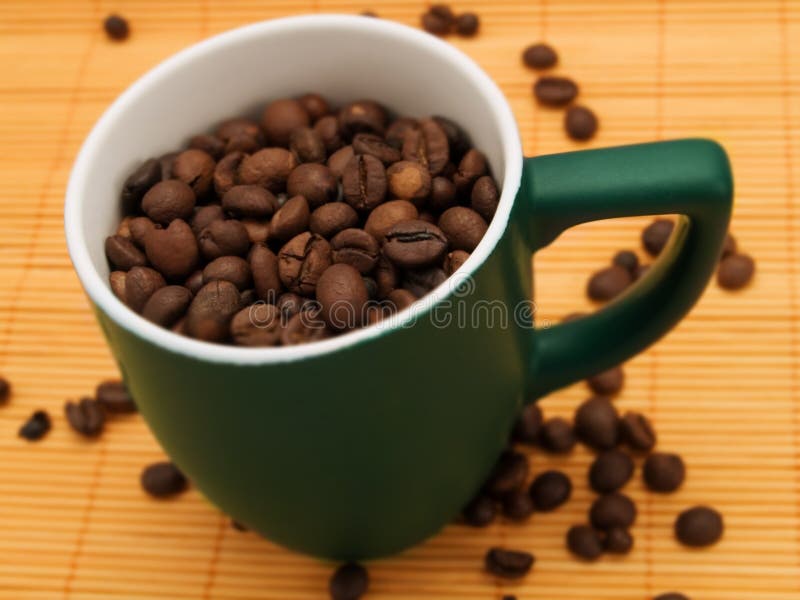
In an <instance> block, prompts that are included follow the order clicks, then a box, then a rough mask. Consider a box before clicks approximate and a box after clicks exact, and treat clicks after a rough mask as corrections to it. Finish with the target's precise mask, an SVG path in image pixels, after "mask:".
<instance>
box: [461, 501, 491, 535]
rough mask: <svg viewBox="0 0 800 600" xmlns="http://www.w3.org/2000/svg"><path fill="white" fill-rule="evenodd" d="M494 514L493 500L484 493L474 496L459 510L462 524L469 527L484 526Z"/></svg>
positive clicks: (489, 522)
mask: <svg viewBox="0 0 800 600" xmlns="http://www.w3.org/2000/svg"><path fill="white" fill-rule="evenodd" d="M496 516H497V508H496V506H495V502H494V500H492V499H491V498H490V497H489V496H486V495H484V494H480V495H479V496H477V497H476V498H474V499H473V500H472V501H471V502H470V503H469V504H467V506H465V507H464V510H463V511H462V512H461V518H462V519H463V521H464V524H465V525H469V526H470V527H486V526H487V525H489V524H491V523H492V521H494V519H495V517H496Z"/></svg>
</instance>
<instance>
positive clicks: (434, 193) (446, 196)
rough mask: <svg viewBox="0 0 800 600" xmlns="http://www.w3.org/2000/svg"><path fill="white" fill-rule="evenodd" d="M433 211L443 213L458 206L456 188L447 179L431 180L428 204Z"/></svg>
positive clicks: (436, 178) (435, 178)
mask: <svg viewBox="0 0 800 600" xmlns="http://www.w3.org/2000/svg"><path fill="white" fill-rule="evenodd" d="M427 205H428V206H429V207H430V209H431V210H434V211H437V212H443V211H445V210H447V209H448V208H451V207H453V206H455V205H456V186H455V184H454V183H453V182H452V181H450V180H449V179H447V178H446V177H441V176H440V177H434V178H433V179H432V180H431V192H430V197H429V198H428V204H427Z"/></svg>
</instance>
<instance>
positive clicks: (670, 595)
mask: <svg viewBox="0 0 800 600" xmlns="http://www.w3.org/2000/svg"><path fill="white" fill-rule="evenodd" d="M653 600H689V597H688V596H684V595H683V594H679V593H678V592H667V593H666V594H659V595H658V596H656V597H655V598H653Z"/></svg>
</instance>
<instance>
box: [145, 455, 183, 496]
mask: <svg viewBox="0 0 800 600" xmlns="http://www.w3.org/2000/svg"><path fill="white" fill-rule="evenodd" d="M140 482H141V484H142V489H144V491H145V492H147V493H148V494H150V495H151V496H153V497H155V498H167V497H169V496H175V495H176V494H180V493H181V492H183V491H184V490H186V488H187V487H188V484H189V482H188V481H187V480H186V477H185V476H184V474H183V473H181V472H180V471H179V470H178V467H176V466H175V465H174V464H172V463H171V462H157V463H153V464H151V465H148V466H147V467H145V468H144V469H143V470H142V474H141V477H140Z"/></svg>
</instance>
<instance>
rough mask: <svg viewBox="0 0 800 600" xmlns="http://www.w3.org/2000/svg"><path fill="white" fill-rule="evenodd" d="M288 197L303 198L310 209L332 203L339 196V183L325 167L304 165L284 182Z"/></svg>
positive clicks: (313, 164) (314, 164)
mask: <svg viewBox="0 0 800 600" xmlns="http://www.w3.org/2000/svg"><path fill="white" fill-rule="evenodd" d="M286 191H287V193H288V194H289V196H303V197H305V199H306V200H307V201H308V205H309V207H311V208H312V209H314V208H317V207H319V206H322V205H323V204H326V203H328V202H333V201H334V200H336V197H337V196H338V194H339V183H338V182H337V181H336V177H335V176H334V175H333V173H332V172H331V170H330V169H329V168H328V167H326V166H325V165H318V164H316V163H305V164H302V165H299V166H298V167H297V168H296V169H295V170H294V171H292V172H291V174H290V175H289V179H288V180H287V182H286Z"/></svg>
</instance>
